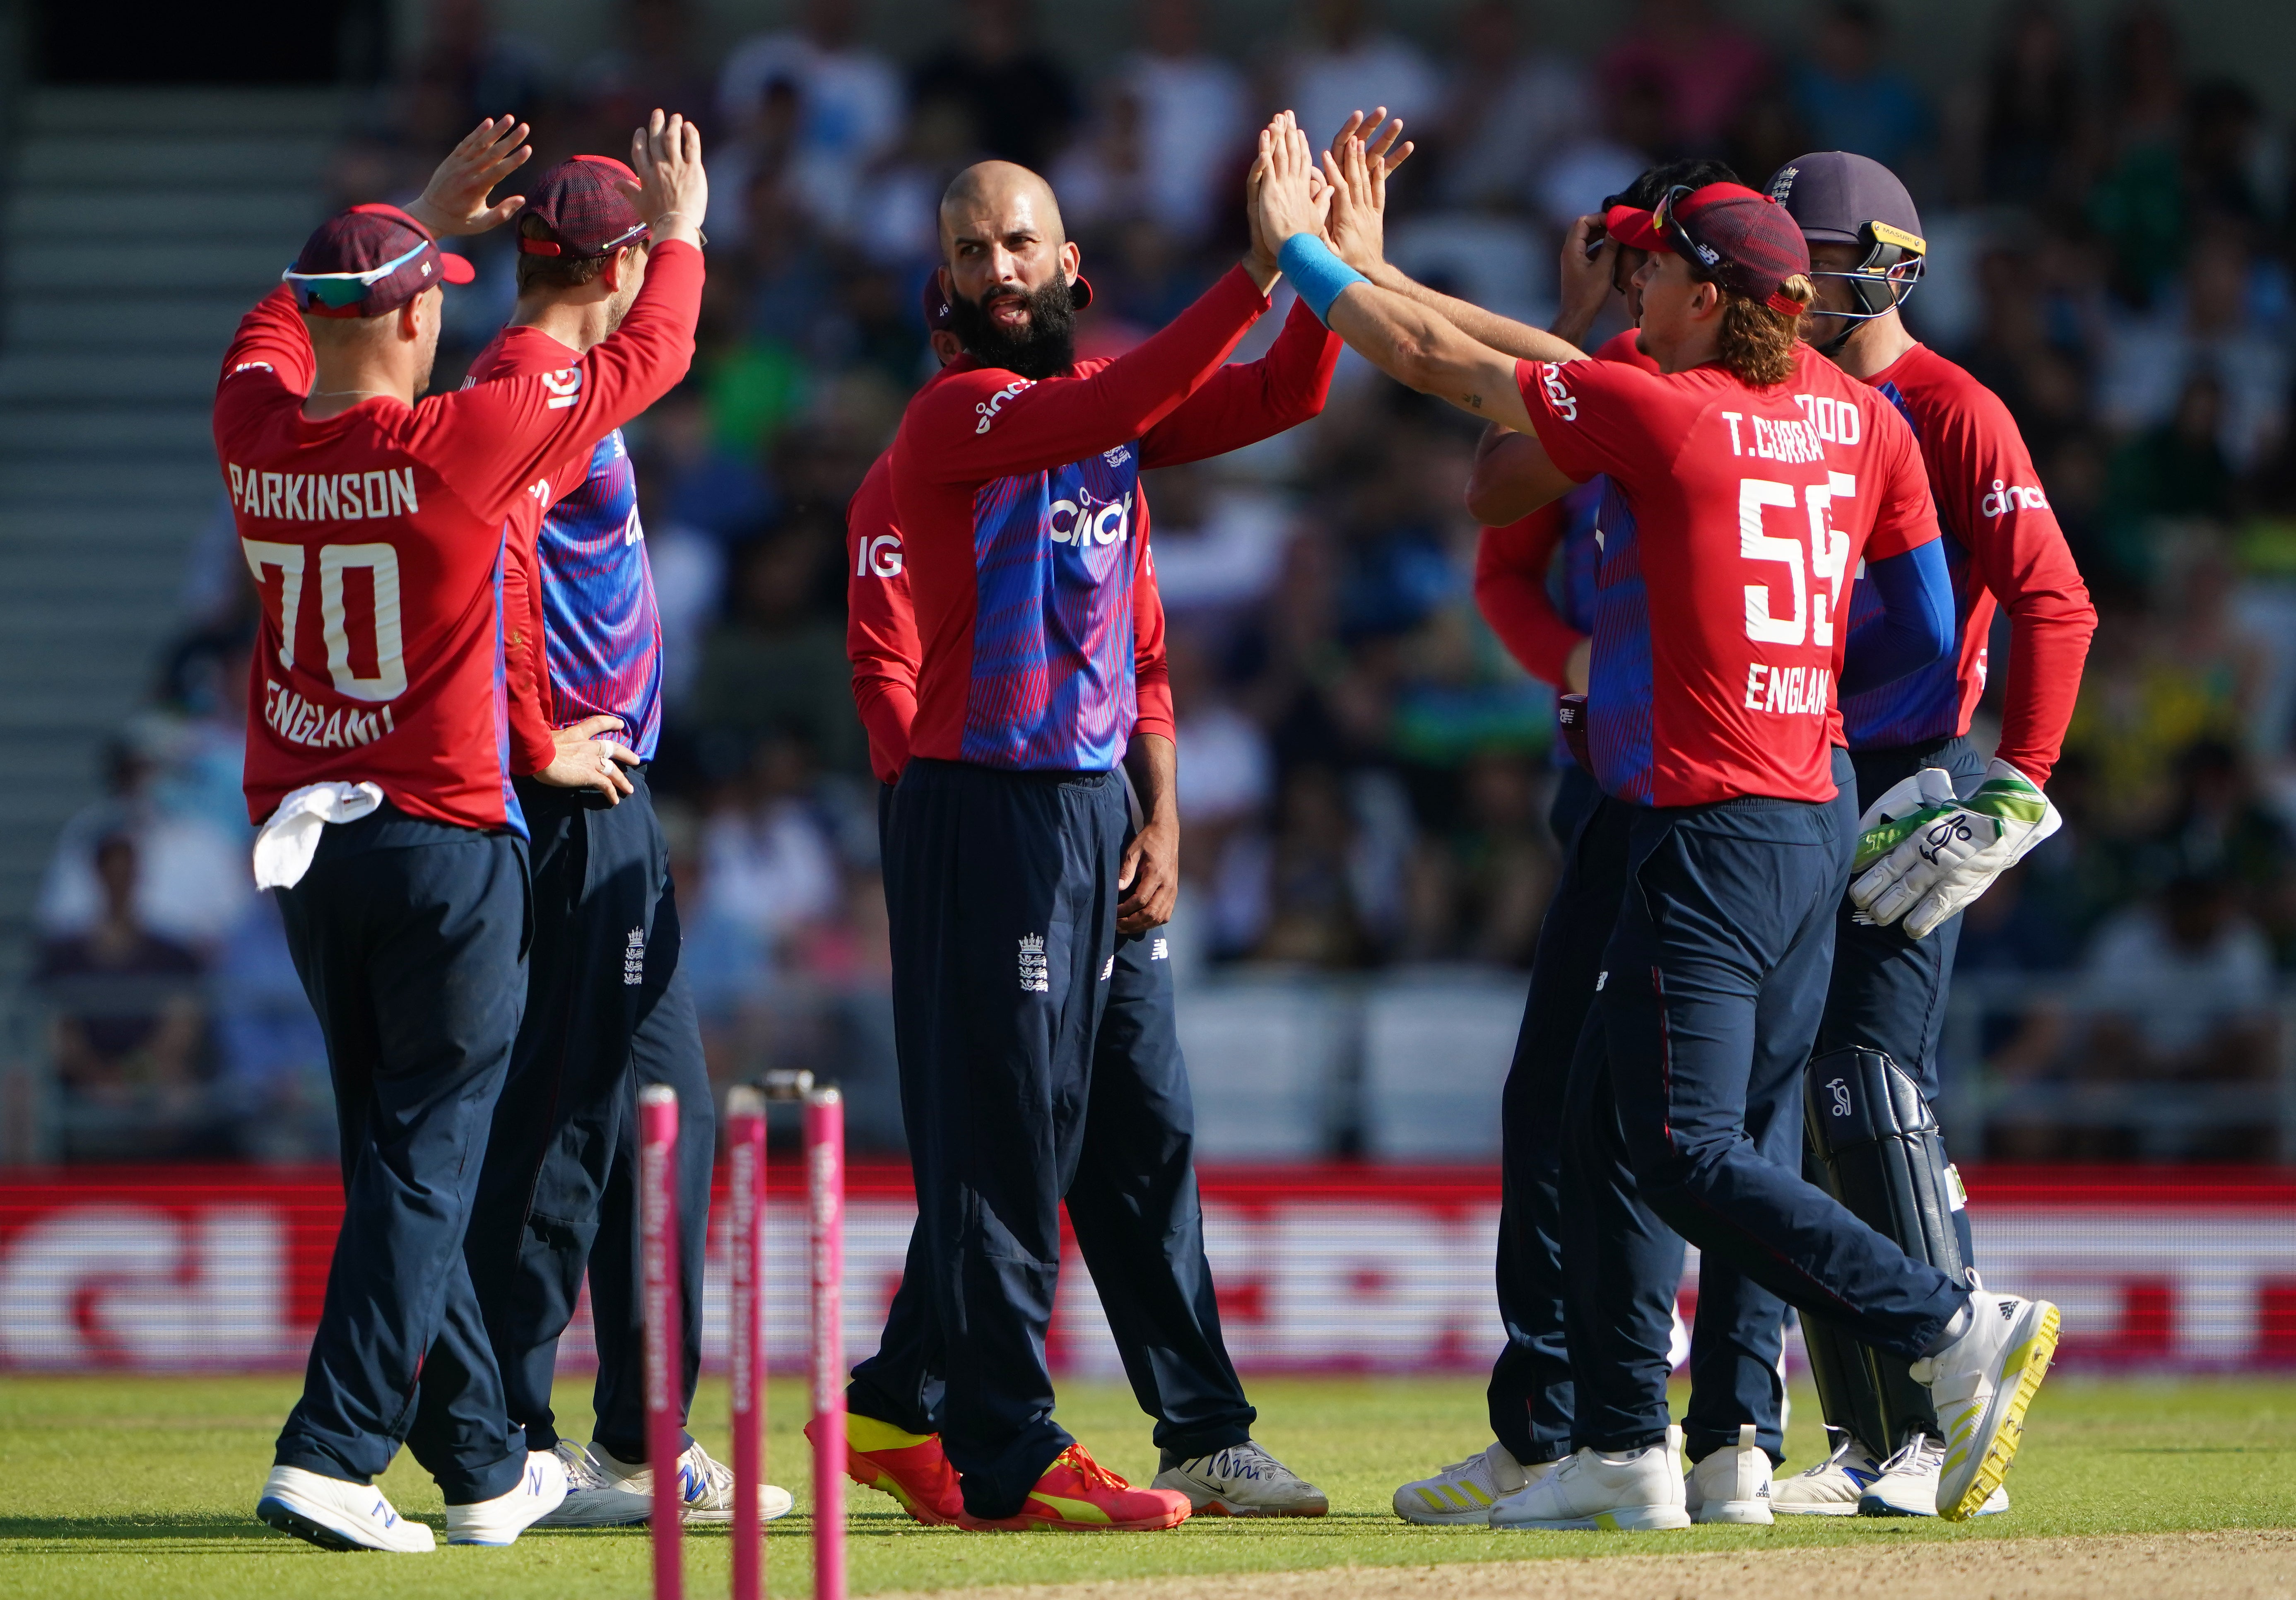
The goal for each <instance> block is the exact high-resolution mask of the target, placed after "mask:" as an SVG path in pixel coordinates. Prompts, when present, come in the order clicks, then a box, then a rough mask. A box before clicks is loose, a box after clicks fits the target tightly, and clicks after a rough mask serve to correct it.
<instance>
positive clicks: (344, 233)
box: [280, 205, 477, 316]
mask: <svg viewBox="0 0 2296 1600" xmlns="http://www.w3.org/2000/svg"><path fill="white" fill-rule="evenodd" d="M475 276H477V273H476V272H475V271H474V270H473V269H472V267H471V263H470V261H469V260H468V259H467V258H464V257H462V256H457V255H454V254H451V253H449V252H447V251H446V250H440V249H439V242H438V241H437V240H435V239H433V238H432V237H431V236H430V229H428V228H426V227H424V226H422V224H421V223H419V222H417V221H415V220H414V218H413V217H409V216H408V215H407V214H406V212H404V211H402V210H400V209H398V207H397V206H384V205H364V206H353V207H351V208H350V209H348V210H345V211H338V212H336V213H335V214H334V215H333V216H332V217H328V218H327V219H326V221H324V222H323V223H321V224H320V225H319V226H318V227H317V228H316V229H315V230H313V232H312V234H311V236H310V237H309V238H308V239H306V240H305V241H303V249H302V251H301V253H299V255H297V256H296V258H295V260H294V263H293V265H291V267H288V268H287V270H286V271H285V272H283V273H282V274H281V275H280V278H281V281H282V282H283V283H286V284H287V286H288V287H289V288H290V289H291V290H292V291H294V294H295V304H296V307H297V308H298V309H299V310H303V311H307V312H308V313H309V314H310V315H312V316H382V315H383V314H384V313H385V312H389V311H396V310H398V308H400V307H401V306H404V305H405V304H406V302H407V301H409V300H411V299H414V297H415V296H416V295H418V294H420V293H422V291H424V290H426V289H429V288H432V287H434V286H435V285H437V284H439V283H469V282H470V281H471V279H472V278H473V277H475Z"/></svg>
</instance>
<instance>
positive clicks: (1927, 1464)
mask: <svg viewBox="0 0 2296 1600" xmlns="http://www.w3.org/2000/svg"><path fill="white" fill-rule="evenodd" d="M1944 1465H1945V1445H1944V1443H1943V1442H1942V1441H1941V1440H1936V1439H1932V1438H1931V1437H1930V1436H1929V1435H1928V1434H1926V1433H1920V1432H1916V1433H1915V1434H1913V1435H1911V1436H1910V1437H1909V1438H1907V1440H1906V1444H1905V1448H1903V1449H1901V1450H1899V1451H1898V1453H1897V1454H1896V1455H1894V1456H1890V1459H1889V1460H1887V1461H1885V1462H1883V1463H1882V1473H1881V1476H1880V1477H1879V1478H1877V1479H1875V1480H1874V1483H1873V1485H1872V1486H1871V1487H1870V1488H1868V1489H1866V1492H1865V1493H1864V1494H1862V1495H1860V1496H1859V1497H1858V1499H1857V1514H1858V1515H1859V1516H1862V1517H1933V1516H1935V1515H1937V1491H1938V1472H1939V1468H1941V1467H1942V1466H1944ZM2008 1509H2009V1491H2008V1490H2007V1489H1995V1490H1994V1491H1993V1492H1992V1493H1991V1494H1990V1495H1989V1496H1987V1497H1986V1500H1985V1504H1984V1505H1982V1506H1979V1507H1978V1508H1977V1510H1976V1511H1975V1512H1974V1513H1973V1515H1976V1516H1981V1517H1989V1516H1998V1515H2000V1514H2002V1513H2003V1512H2005V1511H2006V1510H2008Z"/></svg>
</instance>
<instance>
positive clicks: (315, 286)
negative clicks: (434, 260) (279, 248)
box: [279, 239, 430, 311]
mask: <svg viewBox="0 0 2296 1600" xmlns="http://www.w3.org/2000/svg"><path fill="white" fill-rule="evenodd" d="M429 249H430V240H428V239H425V240H424V241H422V243H420V244H418V245H416V246H415V247H414V249H413V250H408V251H407V252H406V254H405V255H403V256H399V257H396V258H393V259H391V260H389V261H385V262H384V263H383V264H382V265H381V266H380V267H368V268H367V269H366V270H365V272H297V271H296V270H295V269H294V267H288V269H287V270H286V271H285V272H283V273H281V274H280V275H279V278H280V281H281V282H282V283H289V284H292V285H293V286H294V290H295V303H296V304H297V305H299V306H308V305H309V304H310V303H311V302H312V301H313V300H316V301H318V302H319V303H320V304H321V305H323V306H327V307H330V308H333V309H335V310H338V311H340V310H341V309H342V308H344V307H345V306H356V305H357V304H358V303H359V302H360V301H361V300H363V299H366V291H368V290H370V289H372V288H373V287H374V286H375V285H376V284H377V283H381V282H382V281H383V279H385V278H387V277H389V275H391V274H392V273H394V272H397V271H398V269H399V268H400V267H404V266H406V264H407V263H408V262H409V261H412V260H413V259H414V258H415V257H417V256H419V255H421V254H422V252H423V251H424V250H429Z"/></svg>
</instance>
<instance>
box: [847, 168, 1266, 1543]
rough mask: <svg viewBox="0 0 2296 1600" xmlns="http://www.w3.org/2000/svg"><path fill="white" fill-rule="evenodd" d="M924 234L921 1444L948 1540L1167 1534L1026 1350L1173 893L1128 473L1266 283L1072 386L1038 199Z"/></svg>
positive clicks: (906, 1077) (1175, 1516)
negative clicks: (929, 1408) (931, 342)
mask: <svg viewBox="0 0 2296 1600" xmlns="http://www.w3.org/2000/svg"><path fill="white" fill-rule="evenodd" d="M940 238H941V249H942V258H943V267H942V272H943V283H944V286H945V287H946V288H947V290H948V291H949V296H950V305H951V308H952V309H953V311H954V313H955V322H954V324H953V327H954V329H955V332H956V333H957V334H958V336H959V338H960V340H961V341H962V342H963V344H964V349H965V351H966V355H965V357H964V358H961V359H959V360H957V361H955V362H952V363H951V364H950V365H949V366H948V367H947V369H946V370H945V371H943V372H942V373H940V375H939V376H938V377H937V378H935V379H933V380H932V381H931V382H929V383H928V384H926V386H925V387H924V389H923V390H922V391H921V392H920V393H919V394H918V395H917V397H916V398H914V399H913V400H912V401H911V402H910V403H909V406H908V410H907V412H906V414H905V415H904V416H903V418H902V422H901V429H900V432H899V434H898V438H897V439H896V440H895V442H894V446H893V454H892V463H891V468H890V476H891V482H892V490H893V502H894V509H895V515H896V517H897V519H898V526H899V528H900V530H901V538H902V566H903V570H904V571H905V573H906V574H907V576H908V577H909V578H910V580H911V594H912V595H914V600H915V603H916V612H917V634H918V639H919V647H920V652H919V661H918V673H917V710H916V716H915V719H914V722H913V723H912V725H911V728H910V739H909V759H908V763H907V765H906V767H904V768H903V769H902V773H901V781H900V785H899V787H898V789H897V790H896V792H895V793H894V796H893V801H892V806H891V808H890V816H889V818H888V822H887V826H886V873H885V882H886V898H887V905H888V907H889V910H890V915H891V922H892V949H893V985H894V1019H895V1029H896V1038H897V1040H898V1047H899V1052H900V1065H901V1101H902V1114H903V1120H904V1122H905V1123H906V1128H907V1132H908V1140H909V1156H910V1163H911V1166H912V1168H913V1169H914V1176H915V1178H916V1187H917V1206H918V1216H919V1226H920V1227H921V1228H922V1234H923V1243H924V1248H923V1251H922V1256H923V1259H924V1263H925V1266H926V1269H927V1270H926V1284H925V1289H926V1292H927V1294H928V1297H929V1299H928V1313H929V1315H930V1316H931V1318H932V1319H933V1320H934V1322H935V1323H936V1324H937V1325H938V1326H939V1330H940V1335H941V1338H942V1341H943V1345H944V1350H945V1352H946V1361H947V1366H946V1368H945V1370H946V1373H947V1388H946V1391H945V1393H944V1395H943V1398H942V1403H941V1408H940V1416H939V1432H940V1438H941V1442H942V1445H943V1448H945V1450H946V1452H947V1457H948V1460H949V1462H950V1464H951V1465H953V1466H954V1467H955V1470H956V1471H957V1473H959V1474H960V1477H961V1481H962V1494H963V1502H964V1514H963V1516H962V1518H961V1521H962V1522H963V1524H964V1525H965V1526H969V1527H980V1528H992V1527H1011V1528H1021V1527H1054V1528H1064V1527H1095V1528H1108V1527H1111V1526H1115V1527H1132V1528H1168V1527H1171V1526H1173V1525H1175V1524H1177V1522H1180V1521H1181V1520H1183V1519H1184V1518H1185V1517H1186V1516H1187V1515H1188V1514H1189V1512H1190V1510H1191V1508H1192V1507H1191V1500H1190V1498H1189V1497H1188V1496H1187V1495H1185V1494H1183V1493H1180V1492H1178V1491H1176V1490H1170V1489H1134V1488H1132V1487H1131V1486H1130V1485H1128V1484H1127V1483H1125V1482H1124V1481H1123V1480H1122V1479H1120V1478H1118V1477H1117V1476H1115V1475H1114V1474H1113V1473H1109V1472H1107V1471H1106V1470H1105V1469H1104V1468H1103V1467H1101V1466H1099V1465H1097V1464H1096V1463H1095V1462H1094V1461H1093V1460H1092V1458H1091V1456H1089V1455H1087V1453H1086V1452H1085V1451H1084V1450H1083V1449H1082V1448H1081V1447H1079V1446H1078V1445H1077V1444H1076V1443H1075V1442H1074V1440H1073V1439H1072V1438H1071V1436H1070V1434H1069V1433H1068V1432H1066V1431H1065V1430H1064V1429H1062V1427H1061V1426H1060V1425H1059V1424H1057V1423H1055V1422H1054V1420H1053V1416H1052V1410H1053V1399H1054V1397H1053V1391H1052V1383H1051V1379H1050V1376H1049V1374H1047V1373H1046V1368H1045V1360H1044V1335H1045V1329H1046V1325H1047V1324H1048V1322H1049V1320H1050V1317H1051V1314H1052V1305H1053V1295H1054V1286H1055V1283H1056V1280H1057V1278H1058V1275H1059V1270H1060V1244H1061V1241H1060V1203H1061V1199H1062V1195H1063V1194H1065V1193H1066V1192H1067V1190H1068V1188H1069V1186H1070V1180H1071V1179H1072V1178H1073V1177H1074V1176H1075V1174H1076V1172H1077V1170H1078V1161H1079V1160H1080V1158H1081V1155H1082V1153H1083V1150H1084V1147H1085V1144H1086V1134H1087V1120H1088V1101H1089V1098H1090V1079H1091V1054H1092V1048H1093V1044H1094V1040H1095V1037H1096V1034H1097V1031H1098V1029H1099V1025H1100V1021H1101V1017H1102V1013H1103V1007H1104V1005H1105V997H1106V992H1107V991H1106V989H1105V987H1104V986H1105V985H1106V984H1107V982H1108V981H1109V980H1110V979H1111V977H1112V976H1113V974H1114V972H1115V959H1116V950H1115V941H1116V938H1117V935H1118V933H1119V931H1123V932H1127V933H1134V932H1141V931H1146V930H1147V929H1149V928H1152V927H1153V926H1155V925H1156V924H1158V923H1161V922H1163V921H1164V920H1166V919H1167V918H1168V917H1169V915H1170V913H1171V904H1172V898H1173V895H1174V893H1175V890H1176V889H1177V879H1176V876H1175V866H1176V862H1177V849H1178V819H1177V815H1176V811H1175V806H1174V794H1173V789H1174V783H1173V779H1174V774H1175V772H1176V770H1177V764H1176V759H1175V756H1174V752H1173V746H1172V725H1171V716H1170V693H1169V688H1168V687H1166V685H1164V684H1163V682H1162V681H1161V677H1160V663H1158V661H1157V658H1158V653H1159V652H1157V650H1156V648H1155V646H1154V644H1153V641H1152V639H1150V638H1148V637H1147V636H1145V635H1144V633H1143V631H1142V629H1143V628H1144V626H1145V625H1146V624H1147V623H1148V622H1149V621H1150V619H1149V618H1148V617H1147V616H1146V614H1145V613H1144V610H1143V609H1142V607H1141V606H1140V605H1139V603H1138V602H1139V598H1140V595H1141V591H1142V587H1143V584H1142V579H1141V577H1140V574H1141V572H1142V570H1143V568H1144V564H1145V559H1146V557H1145V550H1144V546H1143V545H1142V543H1141V541H1140V540H1139V539H1138V538H1137V537H1136V531H1137V530H1136V522H1137V514H1138V513H1137V509H1136V506H1137V501H1138V474H1139V471H1140V464H1141V457H1142V455H1143V453H1144V448H1145V447H1146V441H1147V439H1149V438H1150V437H1152V435H1153V434H1154V432H1155V431H1156V429H1157V428H1158V426H1159V425H1160V424H1161V423H1166V422H1167V421H1168V419H1170V418H1171V417H1172V416H1173V415H1174V414H1175V412H1176V411H1177V410H1178V408H1179V407H1180V406H1182V405H1183V403H1184V402H1185V401H1186V400H1187V399H1188V398H1189V397H1190V396H1192V395H1193V394H1195V393H1196V392H1197V391H1198V390H1201V389H1203V388H1204V387H1205V386H1206V385H1207V383H1208V382H1209V381H1210V380H1211V379H1212V378H1213V377H1214V376H1215V375H1216V374H1217V373H1218V372H1219V370H1220V368H1221V366H1222V365H1223V364H1225V362H1226V359H1227V356H1228V353H1229V352H1230V351H1231V350H1232V349H1234V346H1235V343H1236V341H1238V340H1239V339H1241V338H1242V335H1243V334H1244V332H1246V331H1247V330H1248V329H1249V328H1250V327H1251V324H1253V323H1254V322H1256V321H1257V320H1258V319H1259V316H1260V315H1261V314H1262V313H1263V312H1264V311H1265V310H1266V309H1267V290H1268V288H1269V287H1270V286H1271V285H1272V284H1273V283H1275V278H1276V275H1277V274H1276V270H1275V262H1274V259H1273V257H1272V255H1271V253H1270V252H1269V251H1268V250H1266V249H1265V248H1262V247H1259V246H1255V248H1254V249H1253V250H1252V251H1251V253H1250V254H1249V255H1247V256H1246V257H1245V258H1244V260H1243V261H1242V263H1241V264H1240V265H1239V266H1238V267H1236V268H1235V269H1234V270H1233V271H1231V272H1230V273H1229V274H1228V275H1226V277H1224V278H1222V279H1221V280H1220V281H1219V282H1218V283H1216V284H1214V285H1213V286H1212V288H1211V289H1210V290H1209V291H1207V292H1206V293H1205V294H1204V295H1203V297H1202V298H1201V299H1199V300H1198V301H1197V302H1196V303H1195V304H1194V305H1193V306H1192V307H1190V308H1188V309H1187V310H1186V311H1184V312H1183V313H1181V315H1180V316H1178V317H1177V319H1176V320H1175V321H1174V322H1173V323H1172V324H1171V325H1170V326H1169V327H1167V328H1165V329H1164V330H1163V331H1162V332H1159V333H1157V334H1155V335H1154V336H1153V337H1152V338H1150V339H1149V340H1147V341H1145V342H1144V343H1143V344H1141V345H1140V346H1139V347H1138V348H1136V349H1133V350H1132V351H1130V352H1128V354H1126V355H1124V356H1122V357H1119V358H1117V359H1116V360H1114V361H1111V362H1108V363H1106V364H1105V365H1099V364H1093V365H1086V364H1079V363H1078V362H1077V361H1076V360H1075V359H1074V357H1073V353H1072V349H1071V344H1070V337H1069V328H1070V321H1071V318H1072V316H1073V308H1074V295H1075V288H1074V285H1075V283H1076V282H1077V279H1078V253H1077V249H1076V246H1075V245H1074V244H1072V243H1070V242H1068V240H1067V239H1066V237H1065V234H1064V232H1063V230H1062V226H1061V221H1060V211H1059V207H1058V205H1057V203H1056V202H1055V201H1054V198H1053V194H1052V191H1051V190H1050V188H1049V187H1047V186H1046V184H1045V182H1044V180H1043V179H1042V178H1040V177H1038V176H1037V175H1036V174H1034V173H1032V172H1029V171H1028V170H1027V169H1026V168H1019V167H1014V166H1012V165H1010V164H1007V163H1004V162H988V163H984V164H982V165H980V166H978V167H974V168H968V169H967V170H966V171H964V173H961V174H959V175H958V176H957V178H956V180H955V182H954V183H952V184H951V185H950V186H949V189H948V192H947V194H946V195H945V196H944V197H943V199H942V202H941V211H940ZM1231 398H1232V399H1233V400H1234V403H1235V405H1236V406H1238V407H1239V408H1241V409H1242V410H1245V411H1249V410H1250V409H1251V408H1252V407H1253V406H1256V405H1257V404H1258V402H1257V401H1256V399H1255V398H1253V397H1252V396H1251V394H1249V393H1248V392H1239V393H1236V394H1234V396H1232V397H1231ZM1199 420H1200V421H1203V422H1209V421H1210V419H1199ZM1144 647H1145V648H1146V653H1147V659H1148V660H1149V661H1150V662H1151V663H1152V664H1151V666H1150V667H1149V668H1148V669H1146V670H1144V669H1142V666H1141V661H1142V652H1143V649H1144ZM1119 759H1122V760H1124V761H1125V762H1126V763H1127V765H1128V767H1130V768H1131V770H1132V772H1133V775H1134V776H1135V778H1136V781H1137V787H1138V792H1139V800H1140V803H1141V806H1142V808H1143V811H1144V816H1143V818H1142V821H1141V823H1140V825H1139V826H1138V827H1137V828H1136V829H1134V828H1133V827H1132V824H1131V819H1130V816H1129V815H1128V809H1129V808H1128V805H1127V800H1126V794H1125V789H1124V785H1123V784H1122V783H1121V782H1119V780H1118V779H1117V777H1116V776H1115V775H1114V771H1113V769H1114V767H1116V765H1117V762H1118V761H1119ZM1128 832H1129V833H1130V842H1129V843H1127V842H1126V839H1127V834H1128ZM880 1420H898V1419H880Z"/></svg>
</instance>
